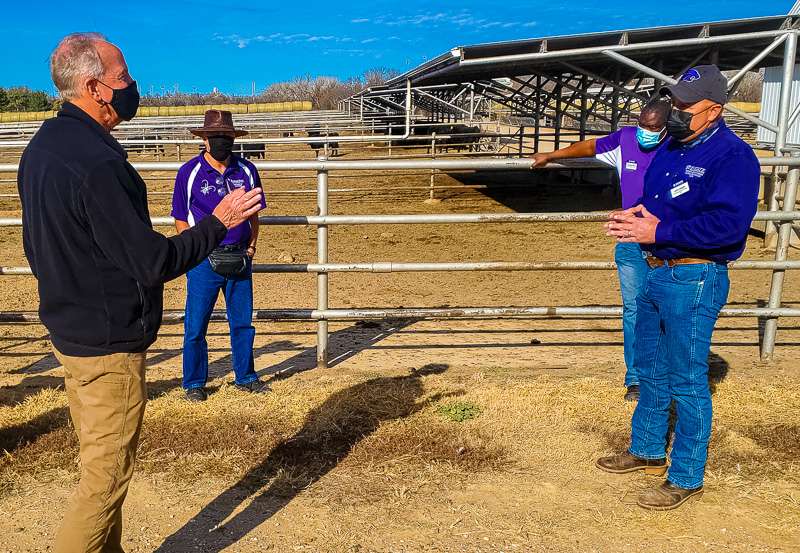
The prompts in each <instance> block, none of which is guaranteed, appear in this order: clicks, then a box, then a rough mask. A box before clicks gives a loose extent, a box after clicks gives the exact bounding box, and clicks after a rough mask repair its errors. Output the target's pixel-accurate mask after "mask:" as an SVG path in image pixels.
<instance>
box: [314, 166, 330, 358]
mask: <svg viewBox="0 0 800 553" xmlns="http://www.w3.org/2000/svg"><path fill="white" fill-rule="evenodd" d="M317 159H318V160H319V161H325V160H326V159H327V158H326V157H324V156H320V157H318V158H317ZM327 214H328V171H327V170H320V171H317V215H327ZM327 262H328V227H327V225H317V263H327ZM317 309H318V310H320V311H322V310H325V309H328V273H317ZM327 367H328V321H327V320H325V319H320V320H318V321H317V368H320V369H325V368H327Z"/></svg>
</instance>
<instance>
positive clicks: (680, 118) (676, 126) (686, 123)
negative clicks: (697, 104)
mask: <svg viewBox="0 0 800 553" xmlns="http://www.w3.org/2000/svg"><path fill="white" fill-rule="evenodd" d="M712 107H713V106H709V107H707V108H706V109H704V110H703V111H700V112H698V113H689V112H688V111H683V110H680V109H676V108H672V111H671V112H670V114H669V119H667V134H668V135H670V136H671V137H672V138H674V139H675V140H678V141H681V140H686V139H687V138H689V137H690V136H692V135H693V134H694V133H696V132H697V131H693V130H692V119H693V118H694V116H695V115H699V114H701V113H703V112H705V111H708V110H709V109H711V108H712Z"/></svg>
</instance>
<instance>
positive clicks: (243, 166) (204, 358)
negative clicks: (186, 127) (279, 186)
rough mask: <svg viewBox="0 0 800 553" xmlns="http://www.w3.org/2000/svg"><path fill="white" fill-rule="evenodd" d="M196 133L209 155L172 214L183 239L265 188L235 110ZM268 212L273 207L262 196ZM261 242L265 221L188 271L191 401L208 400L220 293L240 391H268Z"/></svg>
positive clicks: (182, 181)
mask: <svg viewBox="0 0 800 553" xmlns="http://www.w3.org/2000/svg"><path fill="white" fill-rule="evenodd" d="M191 132H192V134H194V135H197V136H200V137H201V138H203V140H204V142H205V150H204V151H203V152H202V153H201V154H200V155H199V156H197V157H195V158H194V159H191V160H189V161H188V162H186V163H185V164H184V165H183V166H182V167H181V168H180V169H179V170H178V176H177V177H176V179H175V191H174V192H173V196H172V216H173V217H174V218H175V228H176V229H177V230H178V232H179V233H181V232H183V231H185V230H186V229H188V228H190V227H193V226H194V225H195V224H197V223H198V222H199V221H201V220H203V219H205V218H206V217H208V216H209V215H210V214H211V213H212V212H213V211H214V208H215V207H216V206H217V204H218V203H219V202H220V201H221V200H222V199H223V198H224V197H225V196H227V195H228V194H229V193H230V192H232V191H233V190H236V189H237V188H243V189H244V190H246V191H247V190H252V189H254V188H260V187H261V179H260V178H259V175H258V171H257V170H256V168H255V166H254V165H253V164H252V163H250V162H249V161H247V160H246V159H242V158H240V157H238V156H236V155H234V154H233V153H232V148H233V142H234V140H235V139H236V137H239V136H244V135H246V134H247V132H246V131H243V130H239V129H236V128H234V126H233V116H232V115H231V112H229V111H220V110H215V109H212V110H208V111H207V112H206V114H205V122H204V125H203V127H201V128H199V129H192V130H191ZM261 206H262V209H263V208H264V207H266V202H265V200H264V197H263V194H262V197H261ZM257 241H258V215H257V214H256V215H254V216H252V217H250V219H249V220H248V221H245V222H244V223H242V224H241V225H239V226H236V227H233V228H231V229H229V230H228V234H227V235H226V237H225V239H224V240H223V241H222V242H221V244H220V246H219V247H218V248H217V249H215V250H214V251H213V252H211V254H210V255H209V256H208V258H207V259H205V260H204V261H203V262H202V263H201V264H200V265H198V266H197V267H195V268H194V269H192V270H191V271H189V272H188V273H186V279H187V285H186V315H185V318H184V338H183V387H184V389H185V390H186V398H187V399H188V400H189V401H205V400H206V398H207V394H206V390H205V386H206V382H207V381H208V342H207V341H206V332H207V330H208V323H209V321H210V319H211V314H212V311H213V310H214V304H215V303H216V302H217V297H218V295H219V292H220V290H221V291H222V292H223V294H224V296H225V306H226V309H227V313H228V325H229V327H230V335H231V354H232V355H231V359H232V365H233V372H234V375H235V380H234V384H235V386H236V387H237V388H239V389H241V390H245V391H248V392H264V391H267V387H266V386H265V385H264V384H262V383H261V382H260V381H259V380H258V375H257V374H256V372H255V368H254V362H253V341H254V339H255V333H256V330H255V327H254V326H253V320H252V319H253V279H252V264H251V259H252V257H253V256H254V255H255V253H256V242H257Z"/></svg>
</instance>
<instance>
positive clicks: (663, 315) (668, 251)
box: [597, 65, 760, 510]
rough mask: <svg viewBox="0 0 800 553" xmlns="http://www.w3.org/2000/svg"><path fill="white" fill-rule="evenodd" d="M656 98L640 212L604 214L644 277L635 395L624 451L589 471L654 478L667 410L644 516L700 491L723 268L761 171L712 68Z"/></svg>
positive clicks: (740, 238)
mask: <svg viewBox="0 0 800 553" xmlns="http://www.w3.org/2000/svg"><path fill="white" fill-rule="evenodd" d="M661 93H662V94H664V95H668V96H670V97H671V98H672V103H673V111H672V114H671V115H670V118H669V120H668V121H667V132H668V134H669V135H670V141H669V143H668V144H666V145H665V146H664V147H662V148H661V149H660V150H659V152H658V153H657V154H656V156H655V157H654V158H653V160H652V162H651V164H650V168H649V169H648V171H647V174H646V175H645V181H644V191H643V196H642V199H641V200H640V202H639V204H638V205H636V206H634V207H632V208H631V209H627V210H625V211H617V212H614V213H612V214H611V216H610V221H609V222H608V223H607V224H606V229H607V232H608V235H609V236H613V237H615V238H616V239H617V241H619V242H636V243H639V244H641V245H642V249H643V250H644V251H645V252H647V261H648V265H649V266H650V269H649V272H648V275H647V280H646V283H645V286H644V289H643V291H642V292H641V293H640V295H639V297H638V298H637V308H638V318H637V322H636V344H637V347H636V367H637V368H638V370H639V371H640V372H639V379H640V386H641V388H640V394H641V395H640V398H639V403H638V404H637V406H636V410H635V411H634V414H633V420H632V421H631V445H630V448H629V449H628V451H626V452H625V453H622V454H620V455H613V456H610V457H603V458H601V459H599V460H598V461H597V466H598V467H599V468H600V469H602V470H605V471H607V472H612V473H628V472H634V471H638V470H644V471H645V473H649V474H657V475H661V474H663V473H664V472H665V471H666V468H667V461H666V448H667V434H668V421H669V408H670V404H672V402H673V401H674V402H675V410H676V414H677V422H676V425H675V433H674V438H673V443H672V451H671V454H670V458H671V459H670V460H671V463H670V467H669V474H668V475H667V479H666V480H665V481H664V482H663V483H662V484H661V485H660V486H658V487H655V488H652V489H648V490H646V491H645V492H644V493H642V494H641V495H640V496H639V500H638V504H639V506H641V507H644V508H646V509H655V510H668V509H674V508H676V507H679V506H680V505H682V504H683V503H684V502H686V501H687V500H688V499H689V498H692V497H699V496H700V495H701V494H702V492H703V473H704V471H705V465H706V457H707V453H708V441H709V438H710V436H711V415H712V412H711V394H710V391H709V387H708V354H709V350H710V346H711V335H712V333H713V331H714V325H715V324H716V321H717V317H718V316H719V312H720V310H721V309H722V307H723V306H724V305H725V302H726V301H727V298H728V289H729V281H728V269H727V264H728V262H730V261H733V260H735V259H737V258H739V257H740V256H741V255H742V252H743V251H744V248H745V242H746V239H747V233H748V230H749V229H750V223H751V221H752V220H753V216H754V215H755V212H756V208H757V204H758V188H759V180H760V170H759V165H758V160H757V159H756V156H755V154H754V153H753V150H752V149H751V148H750V147H749V146H748V145H747V144H745V142H744V141H742V140H741V139H740V138H739V137H737V136H736V135H735V134H734V133H733V132H732V131H731V130H730V129H728V127H727V126H726V125H725V122H724V121H723V119H722V106H723V104H725V102H726V101H727V81H726V79H725V77H724V76H723V75H722V73H721V72H720V71H719V69H718V68H717V67H716V66H713V65H702V66H698V67H695V68H693V69H690V70H689V71H687V72H686V73H685V74H684V75H683V76H682V77H681V78H680V80H679V81H678V83H677V84H675V85H672V86H668V87H665V88H663V89H662V90H661Z"/></svg>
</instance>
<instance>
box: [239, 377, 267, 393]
mask: <svg viewBox="0 0 800 553" xmlns="http://www.w3.org/2000/svg"><path fill="white" fill-rule="evenodd" d="M234 387H235V388H236V389H237V390H241V391H243V392H248V393H250V394H265V393H267V392H269V391H271V388H270V387H269V385H268V384H265V383H264V382H261V381H260V380H253V381H252V382H248V383H247V384H234Z"/></svg>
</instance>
